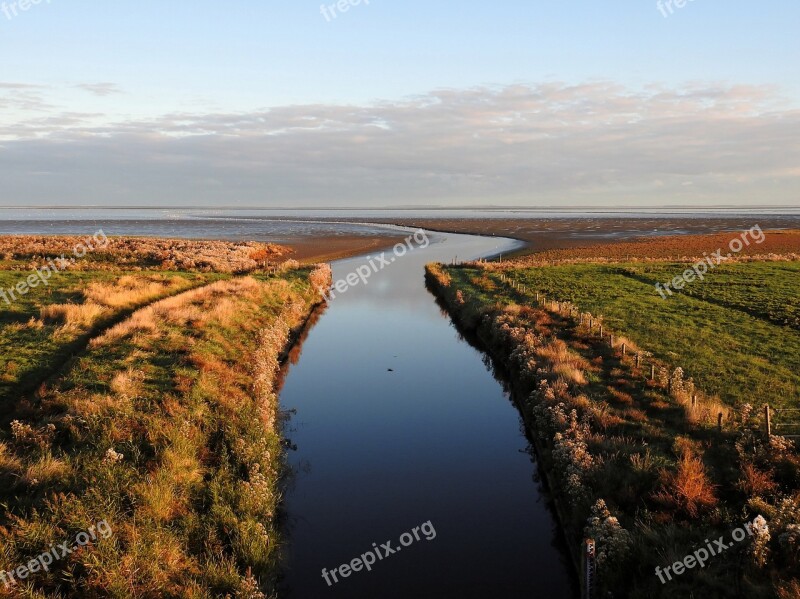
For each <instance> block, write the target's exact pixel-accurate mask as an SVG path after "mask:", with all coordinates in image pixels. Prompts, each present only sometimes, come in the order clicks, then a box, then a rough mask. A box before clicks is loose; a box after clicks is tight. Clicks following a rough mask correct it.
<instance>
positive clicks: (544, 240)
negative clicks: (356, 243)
mask: <svg viewBox="0 0 800 599" xmlns="http://www.w3.org/2000/svg"><path fill="white" fill-rule="evenodd" d="M369 222H383V223H386V224H393V225H402V226H407V227H422V228H424V229H428V230H430V231H442V232H449V233H464V234H471V235H487V236H500V237H511V238H513V239H519V240H522V241H525V242H527V243H528V244H529V246H528V247H527V248H526V249H523V250H521V251H519V252H516V255H524V254H530V253H533V252H538V251H543V250H551V249H569V248H575V247H586V246H590V245H597V244H604V243H615V242H619V241H630V240H632V239H636V238H639V237H653V236H668V235H689V234H695V235H699V234H708V233H719V232H722V231H743V230H745V229H750V228H751V227H753V226H755V225H759V226H761V228H762V229H764V230H767V229H800V216H797V215H779V214H771V215H767V216H730V217H705V216H702V215H698V216H697V217H691V218H687V217H684V216H681V217H671V216H664V217H651V216H648V217H629V216H625V215H620V216H619V218H617V217H608V216H602V217H593V216H586V217H575V218H536V217H531V218H492V219H474V218H427V219H414V218H413V217H409V218H407V219H406V218H402V219H388V220H379V219H370V220H369Z"/></svg>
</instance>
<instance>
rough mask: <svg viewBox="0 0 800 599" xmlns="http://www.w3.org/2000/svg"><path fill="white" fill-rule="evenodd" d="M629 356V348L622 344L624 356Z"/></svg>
mask: <svg viewBox="0 0 800 599" xmlns="http://www.w3.org/2000/svg"><path fill="white" fill-rule="evenodd" d="M627 354H628V348H627V347H626V346H625V344H624V343H623V344H622V355H623V356H625V355H627Z"/></svg>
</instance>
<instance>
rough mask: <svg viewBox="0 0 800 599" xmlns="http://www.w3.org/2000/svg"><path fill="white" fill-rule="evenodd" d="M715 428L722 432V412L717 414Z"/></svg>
mask: <svg viewBox="0 0 800 599" xmlns="http://www.w3.org/2000/svg"><path fill="white" fill-rule="evenodd" d="M717 428H718V429H719V431H720V432H722V412H720V413H719V414H717Z"/></svg>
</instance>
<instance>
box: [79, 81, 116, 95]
mask: <svg viewBox="0 0 800 599" xmlns="http://www.w3.org/2000/svg"><path fill="white" fill-rule="evenodd" d="M75 87H77V88H78V89H82V90H83V91H86V92H89V93H90V94H93V95H95V96H101V97H102V96H111V95H113V94H121V93H122V90H121V89H120V88H119V87H117V85H116V84H115V83H81V84H78V85H76V86H75Z"/></svg>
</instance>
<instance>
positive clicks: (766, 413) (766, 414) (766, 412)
mask: <svg viewBox="0 0 800 599" xmlns="http://www.w3.org/2000/svg"><path fill="white" fill-rule="evenodd" d="M764 420H765V422H766V424H767V439H769V438H770V436H771V435H772V414H770V410H769V404H764Z"/></svg>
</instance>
